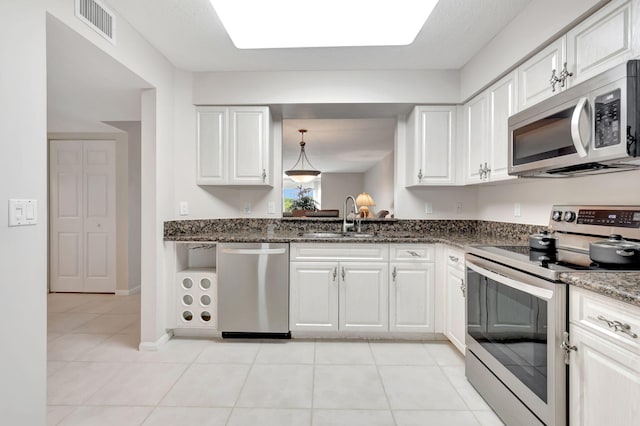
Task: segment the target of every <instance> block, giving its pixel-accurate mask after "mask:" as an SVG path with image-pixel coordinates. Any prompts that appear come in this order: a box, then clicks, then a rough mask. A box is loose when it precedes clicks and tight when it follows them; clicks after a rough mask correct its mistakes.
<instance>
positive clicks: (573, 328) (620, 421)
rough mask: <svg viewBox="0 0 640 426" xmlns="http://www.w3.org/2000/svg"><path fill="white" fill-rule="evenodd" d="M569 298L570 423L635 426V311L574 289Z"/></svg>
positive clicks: (638, 374)
mask: <svg viewBox="0 0 640 426" xmlns="http://www.w3.org/2000/svg"><path fill="white" fill-rule="evenodd" d="M569 298H570V310H569V317H570V321H569V322H570V324H569V333H570V340H571V342H570V343H571V345H573V346H574V347H575V350H574V351H571V362H570V367H569V377H570V379H569V413H570V415H569V417H570V418H569V420H570V424H571V425H616V426H627V425H629V426H630V425H637V424H638V418H640V403H638V395H640V342H639V340H640V337H637V336H638V335H640V308H637V307H635V306H632V305H629V304H626V303H622V302H619V301H616V300H613V299H610V298H607V297H605V296H601V295H598V294H596V293H593V292H590V291H587V290H582V289H579V288H575V287H570V296H569ZM616 321H617V323H616ZM627 326H628V327H627Z"/></svg>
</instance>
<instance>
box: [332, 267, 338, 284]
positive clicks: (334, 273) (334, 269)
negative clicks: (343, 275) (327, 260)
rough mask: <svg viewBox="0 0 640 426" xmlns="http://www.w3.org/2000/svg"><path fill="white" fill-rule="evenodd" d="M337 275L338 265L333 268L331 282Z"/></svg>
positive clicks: (334, 280)
mask: <svg viewBox="0 0 640 426" xmlns="http://www.w3.org/2000/svg"><path fill="white" fill-rule="evenodd" d="M337 276H338V267H337V266H336V267H335V268H333V282H334V283H335V282H336V277H337Z"/></svg>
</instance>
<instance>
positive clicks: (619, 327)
mask: <svg viewBox="0 0 640 426" xmlns="http://www.w3.org/2000/svg"><path fill="white" fill-rule="evenodd" d="M598 319H599V320H600V321H603V322H606V323H607V325H608V326H609V328H613V330H614V331H620V332H622V333H624V334H627V335H629V336H631V337H633V338H634V339H637V338H638V335H637V334H636V333H634V332H633V331H631V326H630V325H629V324H627V323H621V322H620V321H611V320H610V319H607V318H605V317H604V316H602V315H598Z"/></svg>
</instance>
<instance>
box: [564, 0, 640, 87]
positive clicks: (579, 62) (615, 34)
mask: <svg viewBox="0 0 640 426" xmlns="http://www.w3.org/2000/svg"><path fill="white" fill-rule="evenodd" d="M634 3H635V4H634ZM637 8H638V4H637V2H632V1H630V0H614V1H612V2H611V3H609V4H607V5H606V6H604V7H603V8H602V9H600V10H599V11H597V12H596V13H594V14H593V15H591V16H590V17H588V18H587V19H585V20H584V21H582V22H581V23H579V24H578V25H576V26H575V27H574V28H573V29H572V30H571V31H569V32H568V33H567V62H568V64H569V65H568V68H569V71H571V72H572V73H573V76H571V77H569V78H568V79H567V82H568V86H573V85H576V84H578V83H581V82H583V81H585V80H587V79H589V78H591V77H593V76H595V75H598V74H600V73H601V72H604V71H606V70H608V69H609V68H611V67H614V66H616V65H618V64H621V63H623V62H625V61H626V60H628V59H631V58H633V57H636V56H637V52H638V50H639V49H638V48H639V46H640V40H639V39H638V36H637V35H636V36H635V37H633V32H634V30H635V29H634V27H633V25H632V23H633V22H634V17H633V14H634V13H635V15H636V16H635V20H636V21H637V19H638V13H639V12H640V11H638V10H636V9H637Z"/></svg>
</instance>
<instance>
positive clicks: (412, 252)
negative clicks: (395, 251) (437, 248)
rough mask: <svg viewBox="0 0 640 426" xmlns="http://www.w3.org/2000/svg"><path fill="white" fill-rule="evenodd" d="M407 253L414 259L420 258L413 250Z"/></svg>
mask: <svg viewBox="0 0 640 426" xmlns="http://www.w3.org/2000/svg"><path fill="white" fill-rule="evenodd" d="M407 253H409V254H410V255H411V256H413V257H420V255H419V254H418V253H416V252H415V251H413V250H407Z"/></svg>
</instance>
